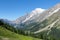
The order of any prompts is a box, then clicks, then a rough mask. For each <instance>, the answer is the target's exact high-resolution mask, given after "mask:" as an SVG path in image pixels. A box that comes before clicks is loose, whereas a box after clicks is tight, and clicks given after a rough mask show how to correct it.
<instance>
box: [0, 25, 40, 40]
mask: <svg viewBox="0 0 60 40" xmlns="http://www.w3.org/2000/svg"><path fill="white" fill-rule="evenodd" d="M0 40H40V39H37V38H33V37H29V36H23V35H19V34H16V33H13V32H11V31H9V30H7V29H5V28H3V27H1V26H0Z"/></svg>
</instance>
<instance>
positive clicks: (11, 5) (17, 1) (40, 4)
mask: <svg viewBox="0 0 60 40" xmlns="http://www.w3.org/2000/svg"><path fill="white" fill-rule="evenodd" d="M57 3H60V0H0V18H4V19H9V20H15V19H16V18H18V17H21V16H23V15H25V14H26V13H29V12H31V11H32V10H34V9H36V8H43V9H48V8H50V7H52V6H53V5H55V4H57Z"/></svg>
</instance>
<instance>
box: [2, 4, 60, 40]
mask: <svg viewBox="0 0 60 40" xmlns="http://www.w3.org/2000/svg"><path fill="white" fill-rule="evenodd" d="M3 21H4V22H5V23H9V24H10V25H13V26H14V27H16V28H18V29H23V30H27V31H31V32H34V34H35V35H36V36H39V35H40V34H43V35H44V36H45V37H49V38H50V37H53V38H55V39H56V40H60V3H58V4H56V5H55V6H53V7H52V8H49V9H47V10H44V11H41V12H38V11H36V12H35V11H33V12H31V13H30V14H27V15H24V16H22V17H19V18H18V19H16V20H15V21H8V20H4V19H3Z"/></svg>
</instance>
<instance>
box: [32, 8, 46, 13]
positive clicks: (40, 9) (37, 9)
mask: <svg viewBox="0 0 60 40" xmlns="http://www.w3.org/2000/svg"><path fill="white" fill-rule="evenodd" d="M43 11H45V9H42V8H36V9H35V10H33V11H32V13H34V14H36V13H42V12H43Z"/></svg>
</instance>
